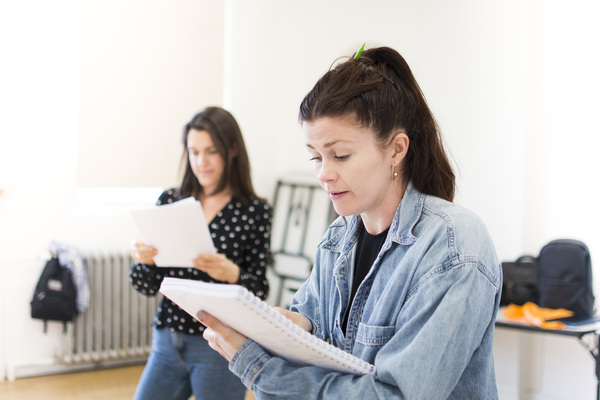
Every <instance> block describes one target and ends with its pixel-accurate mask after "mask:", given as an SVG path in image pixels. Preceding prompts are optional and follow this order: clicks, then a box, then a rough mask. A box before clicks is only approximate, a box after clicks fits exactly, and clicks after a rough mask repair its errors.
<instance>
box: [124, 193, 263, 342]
mask: <svg viewBox="0 0 600 400" xmlns="http://www.w3.org/2000/svg"><path fill="white" fill-rule="evenodd" d="M177 200H181V199H180V198H179V197H177V196H176V193H175V190H174V189H171V190H167V191H165V192H163V193H162V194H161V196H160V197H159V199H158V201H157V204H158V205H162V204H170V203H173V202H174V201H177ZM271 218H272V209H271V207H270V206H269V204H267V203H266V202H265V201H263V200H259V199H255V200H254V201H253V202H252V203H251V204H250V205H248V206H244V205H243V204H242V203H240V202H239V201H238V200H236V199H235V198H233V199H232V200H231V201H230V202H229V203H228V204H227V205H226V206H225V207H224V208H223V209H222V210H221V211H220V212H219V213H218V214H217V215H216V216H215V218H214V219H213V220H212V221H211V222H210V223H209V230H210V232H211V236H212V239H213V242H214V244H215V247H216V248H217V251H218V252H219V253H221V254H224V255H225V256H227V258H228V259H230V260H231V261H233V262H234V263H236V264H237V265H238V266H239V267H240V279H239V281H238V284H239V285H242V286H244V287H246V288H247V289H248V290H250V291H251V292H252V293H254V294H255V295H256V296H258V297H260V298H261V299H265V298H266V297H267V295H268V292H269V282H268V281H267V276H266V269H267V263H268V261H269V258H270V257H269V247H270V240H271ZM164 276H174V277H178V278H184V279H193V280H201V281H205V282H217V281H216V280H214V279H212V278H211V277H209V276H208V275H207V274H205V273H204V272H202V271H198V270H197V269H194V268H156V267H149V266H148V265H144V264H138V263H135V264H134V265H133V266H132V268H131V271H130V273H129V280H130V281H131V284H132V285H133V287H134V289H135V290H137V291H138V292H140V293H142V294H144V295H146V296H154V295H156V294H157V293H159V292H158V289H159V288H160V284H161V283H162V280H163V278H164ZM220 283H223V282H220ZM154 324H155V325H156V327H157V328H165V329H169V330H171V331H178V332H184V333H188V334H201V333H202V332H203V331H204V325H202V324H200V323H199V322H197V321H196V320H195V319H194V318H191V317H190V316H189V315H188V314H187V313H186V312H185V311H183V310H182V309H180V308H179V307H178V306H177V305H176V304H174V303H173V302H171V301H170V300H169V299H167V298H163V299H162V301H161V303H160V305H159V307H158V310H157V312H156V316H155V318H154Z"/></svg>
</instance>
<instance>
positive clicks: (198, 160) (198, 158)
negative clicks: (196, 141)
mask: <svg viewBox="0 0 600 400" xmlns="http://www.w3.org/2000/svg"><path fill="white" fill-rule="evenodd" d="M205 162H206V156H205V155H204V154H203V153H198V155H197V156H196V165H197V166H202V165H204V164H205Z"/></svg>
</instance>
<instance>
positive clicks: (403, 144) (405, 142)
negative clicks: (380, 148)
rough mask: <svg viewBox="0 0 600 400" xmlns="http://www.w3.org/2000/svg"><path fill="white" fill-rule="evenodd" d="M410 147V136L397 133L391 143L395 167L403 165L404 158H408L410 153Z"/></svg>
mask: <svg viewBox="0 0 600 400" xmlns="http://www.w3.org/2000/svg"><path fill="white" fill-rule="evenodd" d="M409 145H410V140H409V139H408V135H407V134H406V133H404V132H402V131H400V132H397V133H396V135H395V136H394V138H393V139H392V143H391V151H392V165H393V166H395V167H397V166H399V165H400V164H401V163H402V161H403V160H404V157H406V153H408V146H409Z"/></svg>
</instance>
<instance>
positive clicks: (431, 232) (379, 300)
mask: <svg viewBox="0 0 600 400" xmlns="http://www.w3.org/2000/svg"><path fill="white" fill-rule="evenodd" d="M360 224H362V221H361V218H360V217H359V216H352V217H348V218H346V221H344V219H342V218H338V219H337V220H336V221H334V222H333V224H332V225H331V226H330V227H329V229H328V230H327V232H326V234H325V235H324V237H323V239H322V241H321V243H320V244H319V246H318V250H317V254H316V258H315V265H314V268H313V270H312V273H311V275H310V277H309V279H308V280H307V281H306V282H305V284H304V285H303V286H302V287H301V289H300V290H299V291H298V292H297V293H296V295H295V296H294V300H293V305H292V310H293V311H297V312H299V313H301V314H303V315H305V316H306V317H308V318H309V319H310V320H311V321H312V324H313V334H314V335H316V336H317V337H319V338H321V339H323V340H328V341H330V342H331V343H333V344H334V345H335V346H337V347H339V348H342V349H344V350H345V351H347V352H350V353H352V354H353V355H355V356H357V357H359V358H361V359H363V360H365V361H368V362H370V363H372V364H374V365H375V367H376V368H377V374H376V375H375V376H373V375H365V376H354V375H349V374H341V373H337V372H331V371H327V370H324V369H321V368H319V367H315V366H304V367H299V366H297V365H294V364H292V363H290V362H288V361H286V360H283V359H281V358H277V357H273V356H271V355H269V354H268V353H266V352H265V351H264V350H263V349H262V348H261V347H260V346H259V345H258V344H256V343H255V342H253V341H251V340H248V341H246V342H245V343H244V344H243V345H242V347H240V349H238V351H237V352H236V354H235V355H234V357H233V359H232V360H231V362H230V369H231V370H232V371H233V372H234V373H235V374H236V375H238V376H239V377H240V378H241V379H242V381H243V382H244V384H245V385H246V386H247V387H249V388H250V389H251V390H252V391H253V392H254V393H255V395H256V397H257V398H258V399H270V398H282V399H300V398H302V399H392V398H393V399H410V400H415V399H424V400H433V399H461V400H464V399H486V400H489V399H497V398H498V393H497V388H496V379H495V373H494V362H493V357H492V342H493V336H494V322H495V319H496V314H497V312H498V304H499V301H500V288H501V286H502V273H501V268H500V263H499V261H498V258H497V256H496V252H495V249H494V246H493V243H492V240H491V239H490V236H489V234H488V232H487V229H486V228H485V226H484V224H483V223H482V221H481V220H480V219H479V218H478V217H477V216H475V215H474V214H473V213H471V212H470V211H468V210H466V209H464V208H462V207H459V206H457V205H455V204H453V203H450V202H447V201H444V200H441V199H439V198H436V197H432V196H427V195H424V194H422V193H420V192H419V191H418V190H416V189H415V188H414V186H413V185H412V184H409V186H408V188H407V190H406V193H405V195H404V198H403V199H402V201H401V203H400V205H399V206H398V209H397V210H396V214H395V216H394V218H393V221H392V224H391V226H390V229H389V233H388V235H387V238H386V240H385V242H384V244H383V247H382V248H381V251H380V252H379V255H378V256H377V258H376V260H375V262H374V264H373V266H372V267H371V270H370V272H369V274H368V275H367V276H366V277H365V279H364V281H363V282H362V283H361V285H360V287H359V288H358V291H357V293H356V295H355V298H354V300H353V303H352V304H351V305H349V304H348V302H349V294H350V289H351V287H352V282H351V277H352V275H353V274H352V272H353V263H354V248H355V245H356V241H357V237H358V232H359V229H358V228H359V227H360ZM349 306H351V307H352V308H351V311H350V315H349V317H348V326H347V330H346V333H345V334H344V332H343V331H342V329H341V325H342V321H341V319H342V318H343V317H344V315H345V310H346V307H349Z"/></svg>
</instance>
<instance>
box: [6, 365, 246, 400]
mask: <svg viewBox="0 0 600 400" xmlns="http://www.w3.org/2000/svg"><path fill="white" fill-rule="evenodd" d="M143 369H144V366H143V365H134V366H129V367H122V368H110V369H103V370H98V371H89V372H77V373H73V374H63V375H50V376H41V377H35V378H23V379H17V380H16V381H14V382H8V381H4V382H0V399H2V400H34V399H35V400H39V399H44V400H59V399H60V400H81V399H86V400H100V399H101V400H107V399H110V400H131V398H132V397H133V393H134V392H135V387H136V385H137V383H138V380H139V379H140V375H141V374H142V370H143ZM192 399H193V397H192ZM254 399H255V397H254V396H253V395H252V393H251V392H250V391H248V394H247V395H246V400H254Z"/></svg>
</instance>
